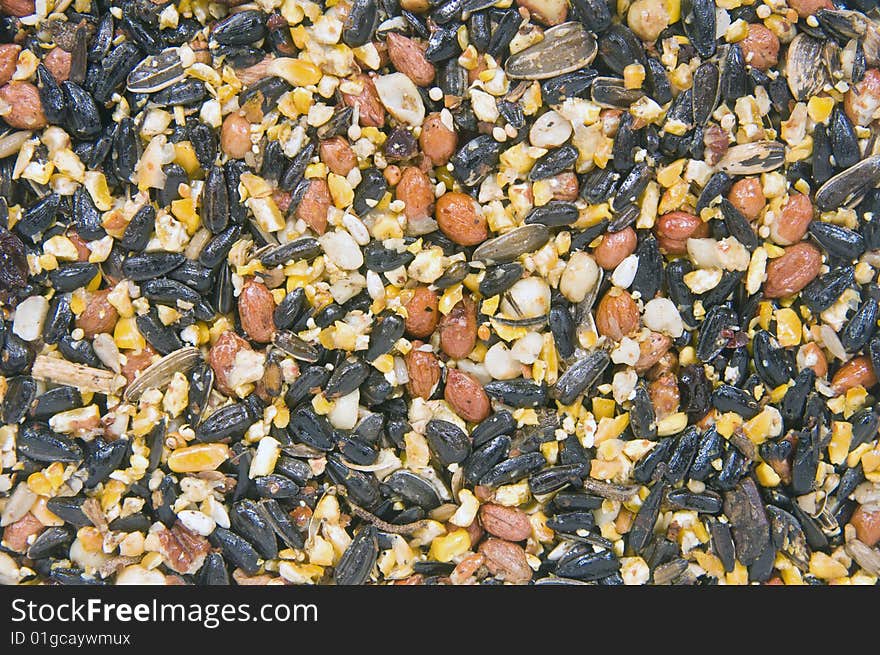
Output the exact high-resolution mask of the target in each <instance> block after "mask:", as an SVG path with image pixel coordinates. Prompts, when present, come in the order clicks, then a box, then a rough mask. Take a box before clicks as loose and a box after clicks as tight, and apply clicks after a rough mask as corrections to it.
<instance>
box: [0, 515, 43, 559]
mask: <svg viewBox="0 0 880 655" xmlns="http://www.w3.org/2000/svg"><path fill="white" fill-rule="evenodd" d="M44 529H45V526H44V525H43V524H42V523H40V521H39V519H37V517H36V516H34V515H33V514H31V513H30V512H28V513H27V514H25V515H24V516H22V517H21V518H20V519H18V520H17V521H16V522H15V523H10V524H9V525H7V526H6V527H5V528H3V545H4V546H6V547H7V548H8V549H9V550H11V551H13V552H16V553H23V552H25V551H26V550H27V549H28V546H29V544H28V538H29V537H30V536H31V535H39V534H40V533H41V532H42V531H43V530H44Z"/></svg>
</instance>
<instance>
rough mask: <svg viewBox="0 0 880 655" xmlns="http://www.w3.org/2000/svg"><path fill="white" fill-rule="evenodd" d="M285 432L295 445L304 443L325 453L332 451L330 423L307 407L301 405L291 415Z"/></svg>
mask: <svg viewBox="0 0 880 655" xmlns="http://www.w3.org/2000/svg"><path fill="white" fill-rule="evenodd" d="M287 431H288V433H289V434H290V436H291V437H292V438H293V440H294V442H296V443H304V444H306V445H308V446H311V447H312V448H317V449H318V450H322V451H325V452H329V451H331V450H333V446H334V442H333V429H332V428H331V426H330V423H329V422H328V421H327V419H326V418H324V417H323V416H319V415H318V414H316V413H315V411H314V410H313V409H312V408H311V407H309V406H306V405H302V406H300V407H298V408H297V410H296V411H295V412H293V413H292V414H291V416H290V423H289V424H288V426H287Z"/></svg>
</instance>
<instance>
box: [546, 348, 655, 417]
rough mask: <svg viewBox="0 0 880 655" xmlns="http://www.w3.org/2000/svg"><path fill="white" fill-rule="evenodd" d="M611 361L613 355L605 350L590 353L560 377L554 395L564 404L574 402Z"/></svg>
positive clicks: (554, 388)
mask: <svg viewBox="0 0 880 655" xmlns="http://www.w3.org/2000/svg"><path fill="white" fill-rule="evenodd" d="M610 363H611V357H610V355H609V354H608V353H607V352H605V351H604V350H597V351H594V352H592V353H589V354H588V355H586V356H584V357H583V358H581V359H580V360H578V361H577V362H575V363H574V364H572V365H571V366H570V367H569V368H568V369H567V370H566V371H565V373H563V374H562V375H561V376H560V377H559V379H558V380H557V381H556V384H555V385H554V387H553V390H552V393H551V395H552V397H553V398H555V399H557V400H558V401H559V402H561V403H562V404H563V405H570V404H572V403H573V402H574V401H575V400H576V399H577V397H578V396H579V395H581V394H582V393H583V392H584V391H586V390H587V389H588V388H589V387H591V386H592V385H593V384H594V383H595V382H596V380H598V379H599V377H600V376H601V375H602V373H603V372H604V371H605V369H606V368H607V367H608V365H609V364H610ZM649 402H650V401H649Z"/></svg>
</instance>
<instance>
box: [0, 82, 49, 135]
mask: <svg viewBox="0 0 880 655" xmlns="http://www.w3.org/2000/svg"><path fill="white" fill-rule="evenodd" d="M0 100H2V101H3V102H5V103H6V104H8V105H9V106H10V107H11V109H10V110H9V113H8V114H6V115H4V116H3V120H5V121H6V122H7V123H9V126H10V127H14V128H16V129H19V130H37V129H40V128H41V127H46V115H45V114H44V113H43V103H42V102H40V92H39V91H38V90H37V87H35V86H34V85H33V84H31V83H30V82H9V83H8V84H6V85H5V86H3V88H0Z"/></svg>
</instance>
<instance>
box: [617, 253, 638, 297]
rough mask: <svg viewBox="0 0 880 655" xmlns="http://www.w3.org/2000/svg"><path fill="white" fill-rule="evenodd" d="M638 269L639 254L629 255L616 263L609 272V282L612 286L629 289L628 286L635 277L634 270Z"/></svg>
mask: <svg viewBox="0 0 880 655" xmlns="http://www.w3.org/2000/svg"><path fill="white" fill-rule="evenodd" d="M638 270H639V256H638V255H635V254H633V255H629V256H628V257H625V258H624V260H623V261H622V262H620V263H619V264H618V265H617V268H615V269H614V272H613V273H612V274H611V282H612V284H614V286H617V287H620V288H621V289H629V286H630V285H631V284H632V283H633V280H635V279H636V271H638Z"/></svg>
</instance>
